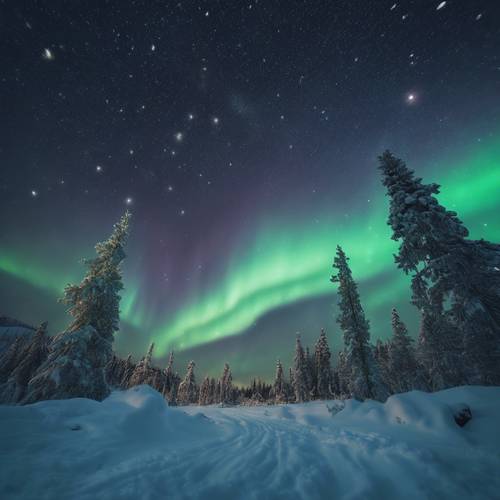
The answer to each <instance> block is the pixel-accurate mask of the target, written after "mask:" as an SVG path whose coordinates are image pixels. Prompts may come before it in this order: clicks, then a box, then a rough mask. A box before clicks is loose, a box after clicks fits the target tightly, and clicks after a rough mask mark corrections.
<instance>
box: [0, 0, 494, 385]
mask: <svg viewBox="0 0 500 500" xmlns="http://www.w3.org/2000/svg"><path fill="white" fill-rule="evenodd" d="M499 18H500V5H499V4H498V2H496V1H495V0H489V1H487V0H475V1H474V2H471V1H467V0H450V1H446V2H439V1H424V0H419V1H401V2H394V0H390V1H385V0H377V1H370V2H369V1H366V0H349V1H347V0H346V1H343V0H336V1H296V0H286V1H276V2H270V1H262V0H261V1H253V0H249V1H246V2H240V1H237V0H231V1H215V0H212V1H210V2H203V1H199V2H185V1H179V2H175V1H174V2H169V1H164V0H163V1H152V0H151V1H147V2H142V1H118V0H116V1H111V0H110V1H103V0H99V1H88V2H79V1H75V2H62V1H58V0H54V1H51V2H35V1H32V2H28V1H26V2H24V1H23V2H17V1H13V0H12V1H8V0H7V1H2V2H0V37H1V42H2V43H1V44H0V54H1V58H2V65H1V68H0V109H1V111H2V120H1V122H0V169H1V176H0V228H1V231H0V314H5V315H8V316H13V317H16V318H18V319H21V320H23V321H26V322H31V323H35V324H37V323H40V322H41V321H43V320H46V319H47V320H48V321H49V325H50V330H51V332H52V333H56V332H57V331H60V330H61V329H63V328H64V326H65V325H66V324H67V323H68V317H67V315H66V314H65V311H64V307H63V306H62V305H61V304H58V303H57V302H56V299H57V297H59V296H60V295H61V292H62V289H63V287H64V285H65V284H66V283H67V282H72V281H76V282H78V281H79V280H80V279H81V278H82V276H83V273H84V268H83V266H82V265H81V263H80V262H79V260H80V259H81V258H83V257H91V256H92V255H93V245H94V244H95V243H96V242H97V241H100V240H103V239H105V238H106V237H107V235H108V234H109V233H110V231H111V228H112V225H113V223H114V222H115V221H116V220H117V219H118V218H119V217H120V215H121V214H122V213H123V212H124V211H125V210H126V209H130V210H131V211H132V213H133V218H134V219H133V227H132V232H131V237H130V241H129V246H128V249H127V250H128V252H127V253H128V257H127V260H126V261H125V263H124V284H125V291H124V294H123V300H122V307H121V308H122V323H121V330H120V331H119V332H118V333H117V336H116V343H115V346H116V349H117V351H118V353H120V354H121V355H126V354H127V353H128V352H132V353H133V355H134V357H135V358H137V357H139V356H140V355H142V353H143V352H144V351H145V349H146V347H147V345H148V343H149V342H151V341H155V342H156V345H157V352H156V355H157V359H156V362H157V363H158V364H163V363H164V362H165V359H166V355H167V352H168V351H169V350H170V349H172V348H173V349H175V351H176V352H177V368H178V369H179V371H181V372H183V371H184V366H183V365H184V364H185V363H186V362H187V361H188V360H189V359H191V358H192V359H195V361H196V362H197V373H198V376H202V375H204V374H205V373H208V374H210V375H215V374H217V373H218V372H220V371H221V369H222V366H223V363H224V362H225V361H228V362H229V363H230V364H231V366H232V368H233V375H234V379H235V380H236V381H237V382H247V381H248V380H250V378H251V377H253V376H257V375H260V376H262V377H264V378H269V377H271V376H272V373H273V371H274V366H275V360H276V357H280V358H281V359H282V360H283V361H284V363H285V364H286V365H288V364H289V363H290V361H291V358H292V351H293V347H294V338H295V334H296V332H301V334H302V336H303V339H304V341H305V343H306V344H310V345H312V344H313V342H314V341H315V339H316V338H317V336H318V335H319V330H320V328H321V327H325V328H326V329H327V332H328V337H329V341H330V344H331V345H333V348H334V350H337V349H339V348H340V346H341V334H340V332H339V330H338V327H337V325H336V323H335V319H334V318H335V311H336V295H335V293H336V288H335V286H334V285H333V284H332V283H330V281H329V277H330V274H331V264H332V260H333V256H334V252H335V247H336V245H337V244H341V245H342V246H343V247H344V249H345V251H346V253H347V254H348V255H349V256H350V257H351V265H352V269H353V273H354V276H355V278H356V279H357V280H358V281H359V284H360V292H361V299H362V302H363V304H364V306H365V309H366V312H367V316H368V318H369V319H370V322H371V332H372V337H373V339H376V338H386V337H387V336H388V335H390V309H391V308H392V307H393V306H396V307H398V308H399V309H400V311H401V314H402V317H403V318H404V319H405V320H406V321H407V323H408V326H409V328H410V330H411V332H412V333H413V334H416V332H417V331H418V318H417V314H416V312H415V310H414V308H413V307H412V306H411V305H409V290H408V279H407V278H406V277H404V276H403V275H402V274H401V273H400V272H399V271H398V270H397V269H396V267H395V265H394V263H393V257H392V254H393V253H394V252H395V251H396V248H397V246H396V244H395V243H394V242H393V241H391V240H390V234H391V233H390V229H389V227H388V226H387V225H386V223H385V221H386V218H387V206H388V200H387V199H386V198H385V197H384V191H383V188H382V186H381V183H380V178H379V173H378V171H377V168H376V167H377V155H378V154H380V153H381V152H382V151H383V150H384V149H386V148H389V149H391V150H392V151H393V152H394V153H395V154H397V155H398V156H401V157H403V158H404V159H405V160H406V161H407V162H408V164H409V165H410V166H411V167H412V168H414V169H416V170H417V171H418V173H419V175H421V176H422V177H424V180H425V181H428V182H438V183H439V184H441V185H442V193H441V195H440V201H441V202H442V203H443V204H445V205H446V206H447V208H450V209H451V208H453V209H454V210H456V211H457V212H458V213H459V215H460V217H461V218H462V220H463V221H464V222H465V223H466V225H467V226H468V228H469V230H470V231H471V236H472V237H474V238H480V237H483V238H486V239H490V240H493V241H497V242H498V241H500V220H499V218H498V213H499V210H500V196H499V191H500V189H499V188H500V121H499V118H500V51H499V47H500V23H498V19H499Z"/></svg>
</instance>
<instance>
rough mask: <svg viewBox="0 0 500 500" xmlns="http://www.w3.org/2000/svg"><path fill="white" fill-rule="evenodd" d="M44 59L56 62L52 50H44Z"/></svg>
mask: <svg viewBox="0 0 500 500" xmlns="http://www.w3.org/2000/svg"><path fill="white" fill-rule="evenodd" d="M42 57H43V58H44V59H46V60H47V61H53V60H54V54H53V53H52V51H51V50H50V49H44V51H43V55H42Z"/></svg>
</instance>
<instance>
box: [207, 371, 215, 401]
mask: <svg viewBox="0 0 500 500" xmlns="http://www.w3.org/2000/svg"><path fill="white" fill-rule="evenodd" d="M208 401H209V404H211V405H213V404H215V403H216V402H217V382H216V380H215V379H214V378H213V377H212V378H211V379H210V390H209V399H208Z"/></svg>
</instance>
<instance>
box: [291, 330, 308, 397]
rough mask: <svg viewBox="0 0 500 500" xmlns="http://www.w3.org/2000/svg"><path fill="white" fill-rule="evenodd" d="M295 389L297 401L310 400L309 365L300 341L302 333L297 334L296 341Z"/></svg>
mask: <svg viewBox="0 0 500 500" xmlns="http://www.w3.org/2000/svg"><path fill="white" fill-rule="evenodd" d="M293 391H294V394H295V401H296V402H297V403H302V402H304V401H309V390H308V380H307V365H306V359H305V355H304V349H303V348H302V344H301V343H300V335H298V334H297V339H296V341H295V357H294V365H293Z"/></svg>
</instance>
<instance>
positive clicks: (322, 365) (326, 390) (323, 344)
mask: <svg viewBox="0 0 500 500" xmlns="http://www.w3.org/2000/svg"><path fill="white" fill-rule="evenodd" d="M330 357H331V354H330V347H329V346H328V340H327V338H326V332H325V330H324V329H323V328H322V329H321V334H320V336H319V339H318V341H317V342H316V347H315V350H314V364H315V370H314V371H315V372H316V387H315V394H316V396H317V397H318V398H320V399H327V398H328V397H330V396H331V392H330V389H331V383H332V380H331V374H332V372H331V366H330Z"/></svg>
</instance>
